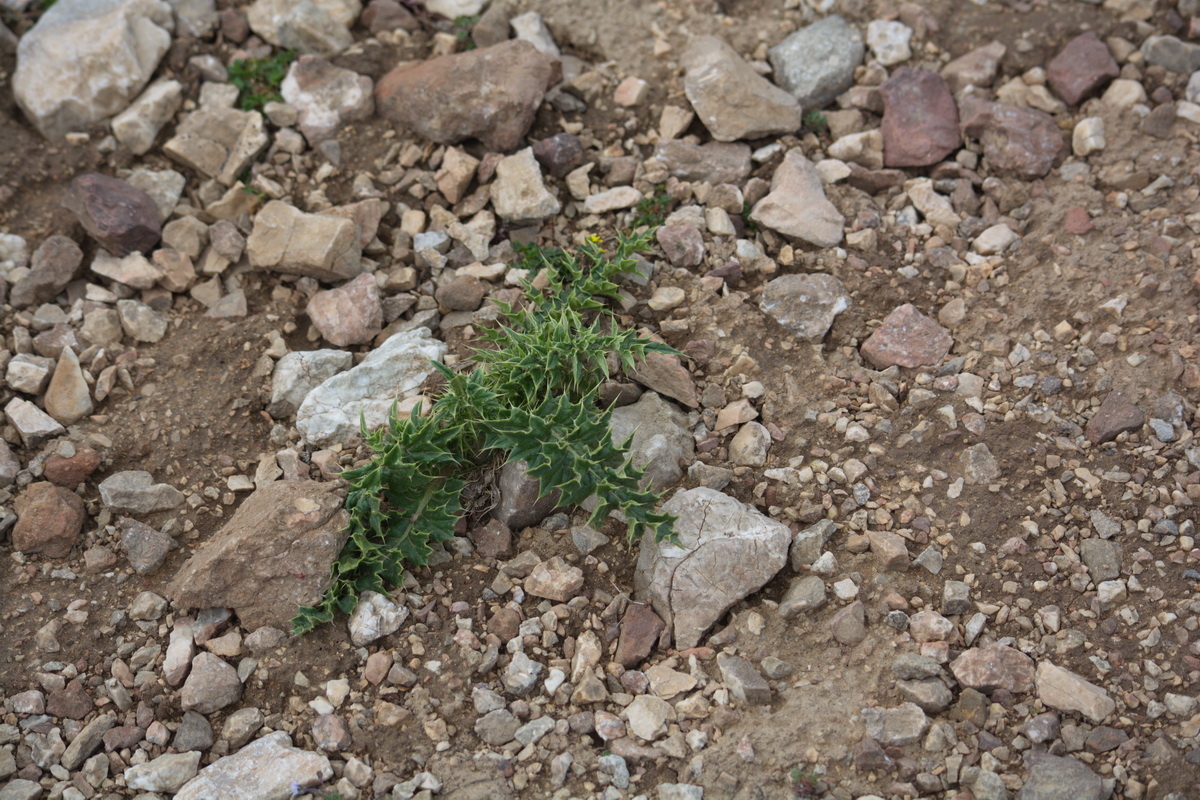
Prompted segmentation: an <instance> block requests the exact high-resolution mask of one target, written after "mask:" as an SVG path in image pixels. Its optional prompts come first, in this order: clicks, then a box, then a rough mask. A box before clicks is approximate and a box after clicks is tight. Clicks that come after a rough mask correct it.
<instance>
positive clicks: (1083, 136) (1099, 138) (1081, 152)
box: [1071, 117, 1108, 158]
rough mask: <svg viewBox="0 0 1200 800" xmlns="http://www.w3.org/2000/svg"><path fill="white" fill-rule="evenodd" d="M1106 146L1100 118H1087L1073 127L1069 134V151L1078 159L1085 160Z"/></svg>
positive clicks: (1102, 123) (1106, 140)
mask: <svg viewBox="0 0 1200 800" xmlns="http://www.w3.org/2000/svg"><path fill="white" fill-rule="evenodd" d="M1107 146H1108V139H1107V138H1106V137H1105V132H1104V120H1103V119H1102V118H1101V117H1087V118H1085V119H1081V120H1080V121H1079V122H1078V124H1076V125H1075V130H1074V131H1073V132H1072V133H1071V150H1072V152H1074V153H1075V155H1077V156H1079V157H1080V158H1086V157H1087V156H1090V155H1091V154H1092V153H1097V152H1099V151H1101V150H1103V149H1104V148H1105V147H1107Z"/></svg>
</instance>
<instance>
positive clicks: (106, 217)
mask: <svg viewBox="0 0 1200 800" xmlns="http://www.w3.org/2000/svg"><path fill="white" fill-rule="evenodd" d="M62 205H63V208H66V209H67V210H68V211H70V212H72V213H73V214H75V216H76V217H78V218H79V223H80V224H81V225H83V227H84V230H86V231H87V232H88V235H89V236H91V237H92V238H93V239H95V240H96V241H97V242H99V243H100V246H101V247H103V248H104V249H105V250H107V251H108V252H110V253H112V254H113V255H115V256H127V255H129V254H130V253H132V252H135V251H136V252H139V253H149V252H150V251H151V250H152V249H153V248H154V245H156V244H158V240H159V239H160V238H161V236H162V228H160V227H159V222H158V207H157V206H155V205H154V200H153V199H152V198H151V197H150V195H148V194H146V193H145V192H143V191H142V190H140V189H135V188H133V187H132V186H130V185H129V184H128V183H126V182H125V181H122V180H118V179H116V178H110V177H108V176H107V175H101V174H99V173H96V172H89V173H87V174H86V175H80V176H78V177H76V178H75V180H73V181H71V186H70V188H69V189H68V190H67V194H66V196H65V197H64V198H63V201H62Z"/></svg>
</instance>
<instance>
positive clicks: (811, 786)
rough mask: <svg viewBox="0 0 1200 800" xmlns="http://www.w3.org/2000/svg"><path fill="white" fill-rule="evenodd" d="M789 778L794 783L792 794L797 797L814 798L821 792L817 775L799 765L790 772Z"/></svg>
mask: <svg viewBox="0 0 1200 800" xmlns="http://www.w3.org/2000/svg"><path fill="white" fill-rule="evenodd" d="M788 779H789V781H790V783H791V785H792V794H793V795H794V796H795V797H803V798H813V797H817V796H818V795H819V794H820V788H819V787H818V786H817V779H816V777H815V776H814V775H812V774H811V773H808V772H805V771H804V770H802V769H800V768H799V767H793V768H792V770H791V772H789V773H788Z"/></svg>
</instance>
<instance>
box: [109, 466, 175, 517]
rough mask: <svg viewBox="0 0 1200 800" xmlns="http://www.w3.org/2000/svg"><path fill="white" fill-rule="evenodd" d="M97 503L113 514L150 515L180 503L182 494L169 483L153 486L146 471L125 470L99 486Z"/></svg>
mask: <svg viewBox="0 0 1200 800" xmlns="http://www.w3.org/2000/svg"><path fill="white" fill-rule="evenodd" d="M99 488H100V500H101V502H103V503H104V505H105V507H106V508H108V509H110V510H112V511H116V512H117V513H122V512H124V513H127V514H153V513H154V512H156V511H168V510H170V509H172V508H178V507H179V506H180V505H181V504H182V503H183V499H184V498H183V492H181V491H179V490H178V489H176V488H175V487H174V486H171V485H170V484H169V483H154V478H153V477H151V475H150V473H149V472H143V471H142V470H127V471H125V472H116V473H113V474H112V475H109V476H108V477H107V478H105V479H104V480H103V481H102V482H101V483H100V487H99Z"/></svg>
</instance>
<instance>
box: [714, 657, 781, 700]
mask: <svg viewBox="0 0 1200 800" xmlns="http://www.w3.org/2000/svg"><path fill="white" fill-rule="evenodd" d="M717 669H719V670H720V671H721V682H722V683H724V684H725V687H726V688H727V689H729V694H730V695H731V696H732V697H733V699H734V700H738V701H740V702H742V703H746V704H748V705H752V706H766V705H770V704H771V687H770V686H769V685H768V684H767V681H766V679H765V678H763V676H762V675H760V674H759V672H758V670H756V669H755V668H754V665H753V664H751V663H750V662H749V661H747V660H746V659H744V658H742V657H741V656H731V655H728V654H726V653H721V654H720V655H719V656H717Z"/></svg>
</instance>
